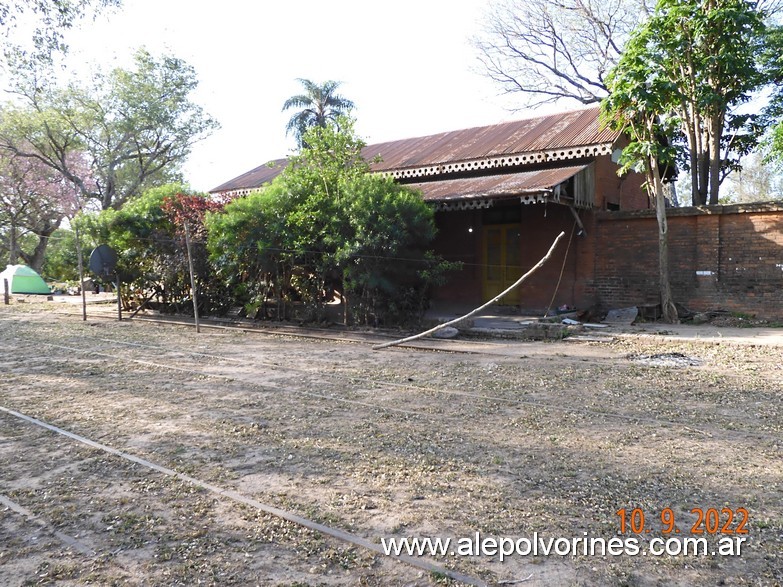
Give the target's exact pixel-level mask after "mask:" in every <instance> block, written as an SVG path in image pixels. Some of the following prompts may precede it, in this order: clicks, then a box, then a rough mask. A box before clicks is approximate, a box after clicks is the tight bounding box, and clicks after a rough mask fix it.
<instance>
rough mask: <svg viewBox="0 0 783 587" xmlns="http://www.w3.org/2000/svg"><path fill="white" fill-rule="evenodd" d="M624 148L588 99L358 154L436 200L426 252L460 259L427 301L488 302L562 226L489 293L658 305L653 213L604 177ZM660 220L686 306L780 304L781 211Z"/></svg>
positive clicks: (635, 187)
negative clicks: (573, 106) (433, 233)
mask: <svg viewBox="0 0 783 587" xmlns="http://www.w3.org/2000/svg"><path fill="white" fill-rule="evenodd" d="M624 144H625V139H624V137H621V136H619V135H618V134H617V133H615V132H613V131H610V130H608V129H606V128H604V127H603V125H602V124H601V123H600V120H599V111H598V108H595V107H593V108H586V109H582V110H574V111H569V112H563V113H558V114H552V115H547V116H541V117H536V118H528V119H524V120H518V121H513V122H506V123H503V124H497V125H491V126H486V127H478V128H471V129H464V130H457V131H452V132H445V133H440V134H436V135H430V136H426V137H417V138H412V139H403V140H398V141H390V142H386V143H380V144H375V145H368V146H367V147H365V149H364V152H363V154H364V157H365V158H366V159H367V160H368V161H373V160H376V158H377V160H378V161H379V162H378V163H374V164H373V166H372V169H373V171H374V172H378V173H387V174H390V175H392V176H393V177H394V178H395V179H396V181H398V182H400V183H404V184H408V185H410V186H411V187H414V188H416V189H418V190H420V191H421V193H422V197H423V198H424V200H425V201H427V202H430V203H431V204H432V205H433V206H434V207H435V210H436V214H435V218H436V223H437V226H438V231H439V232H438V236H437V238H436V241H435V244H434V248H435V250H436V252H438V253H439V254H441V255H442V256H444V257H445V258H446V259H449V260H453V261H461V262H462V264H463V268H462V270H461V271H459V272H458V273H456V274H454V275H452V276H451V278H450V280H449V282H448V283H447V284H446V285H445V286H443V287H441V288H440V289H439V290H438V291H437V292H436V294H435V301H436V302H437V303H440V304H452V305H460V306H463V307H472V306H475V305H478V304H479V303H480V302H483V301H486V300H489V299H491V298H492V297H494V296H495V295H497V294H498V293H500V292H501V291H503V290H504V289H505V288H506V287H507V286H508V285H510V284H511V283H513V282H514V281H515V280H516V279H517V278H518V277H519V276H520V275H521V274H522V273H524V272H525V271H526V270H527V269H529V268H530V267H531V266H532V265H533V264H535V263H536V262H537V261H538V260H539V259H540V258H541V257H542V256H543V254H544V253H546V251H547V250H548V248H549V246H550V245H551V243H552V241H553V240H554V238H555V237H556V235H557V234H559V233H560V231H564V232H565V233H566V236H567V238H566V239H564V240H563V241H562V242H561V244H560V246H559V247H558V249H557V250H556V252H555V254H554V256H553V257H552V259H551V260H550V261H549V262H548V263H547V264H546V265H545V266H544V267H543V268H542V269H541V270H539V271H538V272H537V273H536V274H535V275H534V276H532V277H531V279H530V280H528V281H527V282H525V283H524V284H523V285H522V286H521V287H520V288H518V289H517V290H516V291H515V292H513V293H512V294H509V295H508V296H506V297H505V298H504V299H502V300H501V303H503V304H507V305H511V306H517V307H520V308H522V309H525V310H531V311H542V310H543V309H546V308H548V307H550V306H553V307H557V306H561V305H568V306H572V307H590V306H594V305H600V306H603V307H605V308H609V307H619V306H629V305H639V304H654V303H657V301H658V281H657V275H658V261H657V250H658V249H657V244H656V242H657V241H656V239H657V226H656V220H655V214H654V212H653V211H651V210H649V208H650V206H649V202H648V198H647V195H646V193H645V191H644V189H643V187H642V182H643V178H642V177H641V176H640V175H638V174H634V173H631V174H629V175H626V176H624V177H619V176H618V175H617V170H618V166H617V163H616V161H617V157H618V156H619V153H620V151H621V149H622V147H623V146H624ZM284 165H285V160H277V161H273V162H271V163H269V164H264V165H261V166H259V167H257V168H256V169H253V170H251V171H249V172H247V173H245V174H243V175H241V176H239V177H237V178H235V179H232V180H230V181H228V182H226V183H224V184H222V185H221V186H218V187H217V188H215V189H213V190H212V193H223V194H234V195H242V194H246V193H248V192H249V191H252V190H253V189H257V188H258V187H260V186H261V185H263V184H264V183H266V182H269V181H271V180H272V179H273V178H274V177H275V176H276V175H278V174H279V173H280V171H281V170H282V169H283V166H284ZM670 215H671V220H670V231H671V233H670V234H671V237H670V238H671V241H670V254H671V257H672V261H673V263H672V266H673V268H674V269H673V274H672V285H673V293H674V296H675V299H676V301H678V302H680V303H683V304H685V305H686V306H688V307H689V308H692V309H694V310H708V309H716V308H722V309H735V310H742V311H749V312H753V313H756V314H759V315H762V316H775V315H778V316H779V315H781V313H783V310H781V306H782V305H783V304H781V301H783V297H782V296H783V293H782V292H783V258H781V251H783V240H782V239H783V237H781V229H782V227H783V207H780V206H777V207H776V206H774V205H767V206H756V207H731V208H723V207H713V208H709V209H707V208H705V209H690V208H687V209H671V210H670ZM757 258H758V259H757ZM743 308H744V309H743Z"/></svg>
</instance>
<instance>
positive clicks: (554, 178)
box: [406, 165, 586, 202]
mask: <svg viewBox="0 0 783 587" xmlns="http://www.w3.org/2000/svg"><path fill="white" fill-rule="evenodd" d="M585 167H586V165H575V166H569V167H558V168H556V169H544V170H539V171H520V172H518V173H506V174H501V175H487V176H481V177H466V178H460V179H440V180H436V181H425V182H420V183H408V184H406V185H407V186H408V187H411V188H415V189H417V190H420V191H421V193H422V197H423V198H424V200H425V201H428V202H448V201H455V200H464V199H473V198H504V197H514V196H521V195H531V194H544V193H547V192H548V191H549V190H551V189H552V188H554V187H555V186H556V185H559V184H561V183H563V182H564V181H566V180H568V179H569V178H571V177H573V176H574V175H576V174H577V173H579V172H580V171H582V170H583V169H584V168H585Z"/></svg>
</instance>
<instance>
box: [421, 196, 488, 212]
mask: <svg viewBox="0 0 783 587" xmlns="http://www.w3.org/2000/svg"><path fill="white" fill-rule="evenodd" d="M433 203H434V204H435V210H437V211H438V212H454V211H455V210H480V209H482V208H491V207H492V206H494V205H495V200H486V199H481V200H473V199H471V200H468V199H465V200H451V201H447V202H443V201H441V202H433Z"/></svg>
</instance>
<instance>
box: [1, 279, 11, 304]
mask: <svg viewBox="0 0 783 587" xmlns="http://www.w3.org/2000/svg"><path fill="white" fill-rule="evenodd" d="M9 293H10V292H9V289H8V280H7V279H6V278H5V277H3V300H4V301H5V305H6V306H7V305H8V304H10V303H11V300H10V298H9Z"/></svg>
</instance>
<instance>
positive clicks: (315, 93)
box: [283, 78, 354, 147]
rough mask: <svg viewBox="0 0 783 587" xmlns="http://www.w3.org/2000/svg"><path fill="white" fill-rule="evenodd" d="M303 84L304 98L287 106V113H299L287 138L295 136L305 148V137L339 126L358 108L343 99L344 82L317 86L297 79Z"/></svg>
mask: <svg viewBox="0 0 783 587" xmlns="http://www.w3.org/2000/svg"><path fill="white" fill-rule="evenodd" d="M297 81H298V82H299V83H300V84H302V86H303V88H304V90H305V92H304V94H297V95H296V96H291V97H290V98H288V100H286V101H285V103H284V104H283V112H285V111H286V110H290V109H291V108H295V109H298V112H296V113H294V115H293V116H291V118H290V119H289V121H288V124H287V125H286V127H285V129H286V134H290V133H293V134H294V137H295V138H296V141H297V143H298V145H299V146H300V147H302V146H304V144H305V143H304V135H305V133H306V132H307V130H308V129H309V128H312V127H313V126H319V127H321V128H324V127H326V125H327V123H329V122H336V121H337V120H338V118H339V117H340V116H343V115H347V114H348V113H349V112H350V111H351V110H352V109H353V107H354V104H353V102H351V101H350V100H348V99H347V98H344V97H343V96H340V95H339V94H338V93H337V89H338V88H339V87H340V82H336V81H331V80H330V81H326V82H324V83H322V84H317V83H315V82H312V81H310V80H308V79H301V78H299V79H297Z"/></svg>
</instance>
